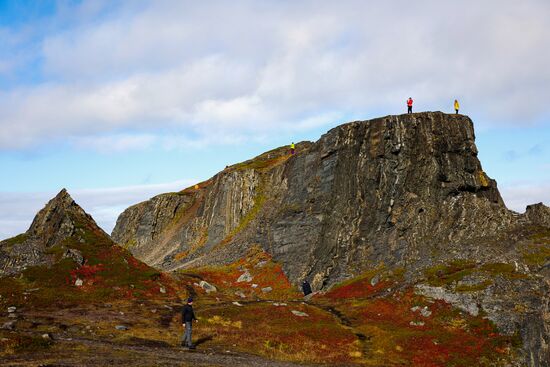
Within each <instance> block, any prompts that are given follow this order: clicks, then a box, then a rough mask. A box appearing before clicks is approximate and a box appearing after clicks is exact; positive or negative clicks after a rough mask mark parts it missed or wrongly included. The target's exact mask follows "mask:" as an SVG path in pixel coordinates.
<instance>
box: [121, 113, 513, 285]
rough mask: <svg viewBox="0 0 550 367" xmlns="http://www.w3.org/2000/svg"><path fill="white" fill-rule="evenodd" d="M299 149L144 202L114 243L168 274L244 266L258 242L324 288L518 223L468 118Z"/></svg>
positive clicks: (406, 122)
mask: <svg viewBox="0 0 550 367" xmlns="http://www.w3.org/2000/svg"><path fill="white" fill-rule="evenodd" d="M297 148H298V149H297V153H296V154H295V155H293V156H290V155H289V154H288V149H285V148H282V149H278V150H275V151H272V152H269V153H266V154H265V155H262V156H260V157H257V158H255V159H253V160H251V161H248V162H244V163H241V164H238V165H235V166H231V167H228V168H227V169H226V170H224V171H223V172H221V173H219V174H218V175H216V176H215V177H213V178H212V179H211V180H209V181H207V182H204V183H201V184H200V185H199V188H198V189H195V188H190V189H187V190H184V191H182V192H179V193H172V194H165V195H160V196H157V197H155V198H153V199H151V200H149V201H147V202H144V203H141V204H138V205H135V206H133V207H131V208H129V209H128V210H126V211H125V212H124V213H123V214H122V215H121V216H120V218H119V219H118V221H117V225H116V227H115V229H114V231H113V233H112V236H113V239H114V240H115V241H117V242H119V243H121V244H125V245H126V246H128V247H129V249H130V250H131V251H132V252H133V253H134V254H135V255H136V256H138V257H139V258H141V259H143V260H144V261H146V262H148V263H149V264H152V265H155V266H159V267H161V268H164V269H175V268H178V267H186V266H197V265H201V264H209V263H219V262H220V261H224V259H226V260H233V259H234V258H235V257H236V256H239V255H241V254H242V252H243V251H244V250H245V249H246V248H248V247H249V246H250V245H252V244H259V245H260V246H262V247H263V248H264V249H265V250H266V251H268V252H270V253H271V254H272V255H273V256H274V258H275V259H276V260H278V261H280V262H281V263H282V264H283V266H284V269H285V272H286V273H287V274H288V275H289V277H290V278H291V279H292V280H294V281H298V280H300V279H302V278H310V279H313V284H314V286H315V287H316V288H317V289H318V288H322V287H324V286H327V285H330V284H332V283H334V282H337V281H339V280H342V279H345V278H348V277H350V276H352V275H353V274H356V273H357V272H360V271H362V270H364V269H366V268H369V267H372V266H373V265H377V264H380V263H384V264H386V265H388V266H404V267H410V266H413V267H415V266H425V265H427V264H429V263H430V261H431V260H433V258H434V252H437V253H438V254H439V253H441V254H445V253H450V254H452V253H453V251H455V250H456V249H460V250H461V251H462V246H458V245H459V244H462V243H466V242H468V241H472V240H474V239H477V238H480V237H485V236H488V235H492V234H493V233H495V232H498V231H501V230H503V229H505V228H507V226H508V225H509V224H510V223H511V222H512V221H513V220H514V217H513V215H512V214H511V213H510V212H509V211H508V210H507V209H506V207H505V206H504V203H503V201H502V199H501V197H500V194H499V192H498V190H497V186H496V182H495V181H494V180H492V179H490V178H489V177H488V176H487V175H486V174H485V173H484V172H483V170H482V167H481V164H480V162H479V160H478V158H477V149H476V146H475V142H474V129H473V124H472V121H471V120H470V119H469V118H467V117H465V116H461V115H457V116H455V115H445V114H443V113H423V114H413V115H402V116H388V117H385V118H379V119H375V120H370V121H358V122H352V123H348V124H345V125H341V126H339V127H337V128H335V129H332V130H331V131H329V132H328V133H327V134H325V135H323V136H322V137H321V139H320V140H319V141H318V142H316V143H314V144H312V143H301V144H298V146H297ZM438 254H436V256H435V257H439V255H438Z"/></svg>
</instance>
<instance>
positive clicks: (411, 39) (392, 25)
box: [0, 0, 550, 149]
mask: <svg viewBox="0 0 550 367" xmlns="http://www.w3.org/2000/svg"><path fill="white" fill-rule="evenodd" d="M98 4H99V5H98ZM102 4H103V6H104V7H109V6H110V7H111V8H113V9H111V11H110V12H108V13H107V14H106V15H105V14H104V12H102V9H103V8H102V7H101V6H100V5H102ZM495 9H498V11H495ZM68 14H71V11H70V9H64V10H63V12H62V14H61V15H60V17H61V16H63V17H67V16H68ZM75 14H77V15H76V17H77V18H78V22H76V21H75V22H72V23H71V22H69V23H68V25H67V26H66V27H64V28H63V29H62V30H59V31H49V32H48V33H47V34H46V35H45V36H44V38H43V40H42V48H41V49H40V52H39V54H38V55H37V58H40V59H42V60H43V72H44V77H46V80H48V82H44V83H41V84H34V85H32V84H31V85H26V86H25V87H22V86H20V87H15V88H13V89H9V90H5V91H4V92H2V93H0V149H2V148H3V149H22V148H23V149H24V148H25V147H29V146H33V145H36V144H41V143H47V142H51V141H52V140H55V139H56V138H62V139H63V138H66V137H77V138H78V137H81V138H83V139H84V140H86V141H88V142H89V145H90V146H97V147H100V149H101V146H102V145H104V142H105V135H107V134H115V135H120V134H121V131H123V130H131V131H132V133H134V134H136V135H138V136H139V137H143V135H144V134H151V131H153V130H154V129H163V128H168V129H173V128H178V129H180V130H181V131H183V132H187V139H190V140H196V141H198V142H204V141H208V140H211V139H209V138H208V136H209V134H211V133H212V132H217V133H219V134H220V135H223V134H232V135H237V136H239V137H242V138H244V139H247V138H251V137H253V136H257V135H269V134H272V133H273V132H274V131H277V130H278V129H292V128H294V127H295V126H296V125H297V124H301V125H302V126H307V124H304V121H323V122H324V121H326V120H325V118H324V117H325V116H327V115H331V116H336V117H338V116H344V115H350V114H351V115H357V114H358V113H363V115H369V116H372V114H370V113H369V112H370V111H374V112H376V113H383V114H386V113H387V114H389V113H399V112H401V111H402V110H403V105H404V99H405V98H407V97H408V96H409V95H412V96H414V97H415V99H416V101H417V109H419V110H422V109H427V110H438V109H441V110H451V108H452V107H451V103H452V100H453V99H454V98H455V97H458V98H459V99H460V101H461V102H462V107H463V111H464V112H465V113H469V114H471V115H474V117H478V118H479V121H483V123H486V124H497V123H502V122H505V123H509V124H510V123H517V124H530V123H535V122H537V121H540V120H541V119H543V118H545V117H547V116H548V112H547V111H546V110H547V103H548V102H547V101H548V100H549V99H550V89H548V87H547V86H548V84H549V82H550V69H549V68H548V66H547V65H548V64H550V47H548V45H550V33H549V32H547V19H548V18H549V17H550V4H549V3H548V2H547V1H543V0H525V1H521V2H517V1H512V0H504V1H502V0H499V1H497V0H492V1H484V2H482V3H480V2H478V1H473V0H468V1H463V2H461V3H460V4H455V3H447V2H436V1H427V0H426V1H418V2H415V3H414V4H411V3H410V1H402V0H400V1H392V2H383V3H377V4H376V5H373V4H372V3H371V2H364V1H355V0H349V1H343V2H338V3H335V2H313V1H298V2H277V1H271V2H269V1H267V2H262V3H258V2H252V1H247V0H241V1H232V2H217V1H214V2H199V3H198V2H188V1H155V2H151V3H147V4H146V3H138V5H128V4H122V5H120V6H119V7H116V6H113V5H112V4H111V3H109V2H102V3H95V2H93V1H89V2H86V1H85V2H84V3H83V4H81V5H79V6H77V9H76V10H75ZM98 14H99V15H98ZM334 122H335V121H331V122H330V123H334ZM326 123H327V124H328V123H329V122H326ZM113 139H114V140H116V136H115V137H114V138H113ZM92 140H97V142H92ZM155 140H156V141H158V140H157V139H155ZM121 143H124V141H123V140H121ZM130 148H131V144H130ZM121 149H122V148H121Z"/></svg>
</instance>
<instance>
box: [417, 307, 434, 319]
mask: <svg viewBox="0 0 550 367" xmlns="http://www.w3.org/2000/svg"><path fill="white" fill-rule="evenodd" d="M420 314H421V315H422V316H424V317H430V316H431V314H432V311H430V310H428V307H426V306H425V307H424V308H423V309H421V310H420Z"/></svg>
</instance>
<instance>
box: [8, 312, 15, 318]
mask: <svg viewBox="0 0 550 367" xmlns="http://www.w3.org/2000/svg"><path fill="white" fill-rule="evenodd" d="M8 317H9V318H10V319H16V318H17V315H16V314H14V313H10V314H9V315H8Z"/></svg>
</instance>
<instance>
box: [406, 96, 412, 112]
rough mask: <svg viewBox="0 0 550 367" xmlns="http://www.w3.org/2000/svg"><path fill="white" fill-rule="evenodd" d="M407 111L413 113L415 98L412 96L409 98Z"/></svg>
mask: <svg viewBox="0 0 550 367" xmlns="http://www.w3.org/2000/svg"><path fill="white" fill-rule="evenodd" d="M407 113H413V99H412V98H411V97H409V99H407Z"/></svg>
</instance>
